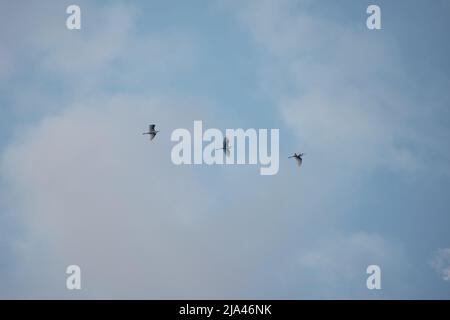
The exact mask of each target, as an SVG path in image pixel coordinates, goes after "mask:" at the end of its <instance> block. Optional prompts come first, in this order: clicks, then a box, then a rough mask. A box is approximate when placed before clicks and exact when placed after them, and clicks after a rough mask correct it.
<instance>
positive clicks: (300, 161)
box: [288, 153, 305, 167]
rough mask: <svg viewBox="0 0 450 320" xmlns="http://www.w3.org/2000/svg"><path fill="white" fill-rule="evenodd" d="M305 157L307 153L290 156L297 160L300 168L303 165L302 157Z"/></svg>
mask: <svg viewBox="0 0 450 320" xmlns="http://www.w3.org/2000/svg"><path fill="white" fill-rule="evenodd" d="M304 155H305V153H299V154H297V153H294V155H293V156H290V157H288V158H295V160H296V161H297V165H298V166H299V167H300V166H301V165H302V162H303V160H302V157H303V156H304Z"/></svg>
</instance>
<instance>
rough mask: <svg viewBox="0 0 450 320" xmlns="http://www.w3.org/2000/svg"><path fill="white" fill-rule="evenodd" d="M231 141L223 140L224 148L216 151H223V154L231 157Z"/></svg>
mask: <svg viewBox="0 0 450 320" xmlns="http://www.w3.org/2000/svg"><path fill="white" fill-rule="evenodd" d="M230 149H231V147H230V140H228V138H227V137H225V138H223V143H222V148H220V149H216V150H223V153H225V154H226V155H227V157H228V156H229V155H230Z"/></svg>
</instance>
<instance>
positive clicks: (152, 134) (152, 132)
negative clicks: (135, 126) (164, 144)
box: [143, 124, 159, 140]
mask: <svg viewBox="0 0 450 320" xmlns="http://www.w3.org/2000/svg"><path fill="white" fill-rule="evenodd" d="M158 132H159V130H155V125H154V124H151V125H149V126H148V132H144V133H143V134H148V135H150V140H153V139H154V138H155V136H156V134H157V133H158Z"/></svg>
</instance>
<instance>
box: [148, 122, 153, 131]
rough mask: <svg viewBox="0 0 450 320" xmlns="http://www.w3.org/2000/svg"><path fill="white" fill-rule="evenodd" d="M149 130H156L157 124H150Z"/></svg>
mask: <svg viewBox="0 0 450 320" xmlns="http://www.w3.org/2000/svg"><path fill="white" fill-rule="evenodd" d="M148 131H149V132H152V131H155V125H154V124H151V125H149V126H148Z"/></svg>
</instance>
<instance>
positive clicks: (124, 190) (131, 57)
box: [0, 0, 450, 299]
mask: <svg viewBox="0 0 450 320" xmlns="http://www.w3.org/2000/svg"><path fill="white" fill-rule="evenodd" d="M73 3H74V2H71V1H56V0H55V1H50V0H45V1H33V2H29V1H13V0H4V1H1V2H0V297H1V298H68V299H70V298H191V299H197V298H210V299H214V298H224V299H227V298H268V299H311V298H319V299H323V298H327V299H328V298H329V299H335V298H337V299H345V298H356V299H365V298H367V299H392V298H402V299H409V298H415V299H417V298H425V299H429V298H439V299H449V298H450V233H449V227H450V216H449V215H450V211H449V210H450V198H449V196H448V195H449V190H450V148H449V146H450V142H449V141H450V110H449V107H450V91H449V88H450V60H449V59H448V57H449V56H450V43H449V42H448V32H449V26H448V17H449V16H450V2H449V1H446V0H436V1H433V3H432V4H431V3H430V2H429V1H425V0H420V1H419V0H416V1H412V0H411V1H406V0H398V1H383V0H377V1H365V0H361V1H356V0H353V1H350V0H344V1H339V2H338V1H331V0H320V1H313V0H292V1H291V0H281V1H272V0H263V1H260V0H258V1H257V0H254V1H221V0H214V1H195V0H193V1H175V0H171V1H137V0H136V1H108V2H106V1H77V2H76V4H78V5H79V6H80V7H81V15H82V27H81V30H75V31H69V30H67V28H66V25H65V21H66V18H67V14H66V12H65V11H66V7H67V6H68V5H70V4H73ZM370 4H377V5H379V6H380V8H381V13H382V30H368V29H367V27H366V18H367V17H368V15H367V14H366V8H367V6H368V5H370ZM194 120H202V121H203V124H204V126H205V127H208V128H219V129H221V130H225V129H226V128H268V129H270V128H278V129H280V170H279V173H278V174H277V175H274V176H261V175H259V166H252V165H243V166H242V165H241V166H206V165H205V166H175V165H174V164H173V163H172V161H171V159H170V152H171V149H172V147H173V146H174V143H173V142H171V141H170V135H171V133H172V131H173V130H174V129H176V128H187V129H189V130H192V128H193V121H194ZM149 123H156V124H157V126H158V128H159V129H160V130H161V132H160V133H159V134H158V136H157V138H156V139H155V140H154V141H153V142H152V143H149V142H148V138H146V137H143V136H142V135H141V133H142V132H143V130H145V129H146V127H147V125H148V124H149ZM293 152H306V153H307V155H306V156H305V158H304V162H303V166H302V168H301V170H298V168H297V167H296V166H295V163H293V162H292V161H290V160H292V159H287V156H289V155H290V154H292V153H293ZM72 264H76V265H79V266H80V267H81V270H82V290H80V291H68V290H67V289H66V286H65V285H66V277H67V275H66V274H65V270H66V267H67V266H68V265H72ZM373 264H375V265H379V266H380V268H381V271H382V289H381V290H368V289H367V287H366V278H367V276H368V275H367V274H366V268H367V266H369V265H373Z"/></svg>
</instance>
